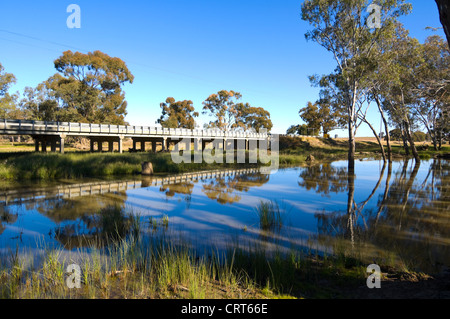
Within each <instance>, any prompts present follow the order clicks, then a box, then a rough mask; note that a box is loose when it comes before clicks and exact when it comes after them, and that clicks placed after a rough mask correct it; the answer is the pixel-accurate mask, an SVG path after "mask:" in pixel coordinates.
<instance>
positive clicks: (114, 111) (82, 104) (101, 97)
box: [45, 51, 134, 124]
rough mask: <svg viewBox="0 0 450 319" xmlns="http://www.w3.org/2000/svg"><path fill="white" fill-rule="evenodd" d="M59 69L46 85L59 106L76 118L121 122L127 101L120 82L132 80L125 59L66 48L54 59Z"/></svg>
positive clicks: (96, 121)
mask: <svg viewBox="0 0 450 319" xmlns="http://www.w3.org/2000/svg"><path fill="white" fill-rule="evenodd" d="M54 65H55V69H56V70H57V71H58V73H56V74H55V75H53V76H52V77H50V78H49V79H48V80H47V81H46V82H45V85H46V86H47V88H48V89H50V90H52V91H53V92H52V93H53V97H54V98H55V99H56V100H57V101H58V103H59V106H60V107H61V108H65V109H67V110H69V112H72V111H75V112H73V113H76V114H78V118H79V121H82V122H89V123H107V124H124V123H125V116H126V114H127V111H126V108H127V101H126V100H125V94H124V92H123V90H122V86H123V85H124V84H126V83H133V80H134V76H133V75H132V74H131V72H130V70H129V69H128V68H127V66H126V63H125V62H124V61H122V60H121V59H119V58H117V57H110V56H109V55H107V54H105V53H103V52H101V51H94V52H89V53H87V54H84V53H80V52H72V51H65V52H64V53H63V55H62V56H60V57H59V58H58V59H56V60H55V61H54Z"/></svg>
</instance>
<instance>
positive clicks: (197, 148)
mask: <svg viewBox="0 0 450 319" xmlns="http://www.w3.org/2000/svg"><path fill="white" fill-rule="evenodd" d="M201 145H202V139H201V138H194V151H196V152H199V151H202V149H201Z"/></svg>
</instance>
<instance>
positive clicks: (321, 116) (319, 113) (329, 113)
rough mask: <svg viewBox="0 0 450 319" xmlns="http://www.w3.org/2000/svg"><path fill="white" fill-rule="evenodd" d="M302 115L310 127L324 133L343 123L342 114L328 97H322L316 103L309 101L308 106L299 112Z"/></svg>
mask: <svg viewBox="0 0 450 319" xmlns="http://www.w3.org/2000/svg"><path fill="white" fill-rule="evenodd" d="M299 114H300V117H301V118H302V119H303V120H304V121H305V122H306V124H307V126H308V128H310V129H314V131H315V132H317V133H318V132H319V131H320V129H322V132H323V134H328V133H329V132H330V131H332V130H333V129H334V128H336V127H337V126H341V125H343V124H342V119H343V117H342V115H341V114H340V113H339V112H337V111H336V110H334V109H333V108H332V107H331V104H330V103H329V102H328V101H327V100H326V99H321V100H319V101H317V102H316V103H312V102H308V104H307V106H306V107H304V108H302V109H301V110H300V112H299Z"/></svg>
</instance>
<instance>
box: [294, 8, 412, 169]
mask: <svg viewBox="0 0 450 319" xmlns="http://www.w3.org/2000/svg"><path fill="white" fill-rule="evenodd" d="M369 4H371V2H369V1H367V0H346V1H344V0H306V1H305V2H304V3H303V4H302V19H303V20H305V21H307V22H309V23H310V24H311V25H312V26H313V29H312V30H310V31H308V32H307V33H306V39H308V40H312V41H314V42H317V43H318V44H320V45H321V46H322V47H324V48H325V49H326V50H327V51H329V52H331V53H332V55H333V57H334V59H335V62H336V64H337V67H336V69H335V72H334V73H333V74H332V75H331V77H328V78H327V79H320V80H319V79H318V78H317V77H316V80H317V81H316V82H315V83H316V84H317V85H320V86H321V87H329V86H332V87H333V88H334V89H335V93H334V94H333V95H332V97H334V98H335V99H338V100H339V102H340V103H341V104H342V105H343V109H344V110H345V114H346V120H347V121H346V122H347V129H348V134H349V151H348V160H349V162H350V165H352V166H353V165H354V159H355V134H356V132H355V130H356V129H357V122H358V117H357V113H358V108H360V107H361V105H362V102H361V99H362V98H364V95H365V93H366V90H367V81H368V80H369V79H370V76H371V74H372V73H373V69H374V67H375V64H374V63H373V60H374V58H375V56H374V55H375V53H376V52H375V43H376V42H377V41H381V40H382V39H383V37H384V36H385V26H386V25H390V23H392V22H393V21H395V20H396V18H397V17H398V16H400V15H402V14H405V13H407V12H408V11H409V10H410V6H409V5H405V4H404V1H403V0H398V1H395V0H394V1H391V0H390V1H378V2H377V4H379V10H380V12H379V13H380V18H382V21H380V25H379V28H376V29H375V30H372V29H371V25H370V23H367V21H368V20H369V19H371V18H372V13H373V12H372V11H371V10H368V8H369ZM369 9H370V8H369ZM331 80H332V81H331Z"/></svg>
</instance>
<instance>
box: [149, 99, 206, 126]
mask: <svg viewBox="0 0 450 319" xmlns="http://www.w3.org/2000/svg"><path fill="white" fill-rule="evenodd" d="M160 106H161V111H162V114H161V117H160V118H159V119H158V123H159V124H161V126H162V127H166V128H186V129H190V130H192V129H194V128H195V117H198V116H199V114H198V112H195V109H194V106H193V102H192V101H190V100H189V101H188V100H184V101H175V99H174V98H173V97H168V98H167V99H166V102H164V103H161V104H160Z"/></svg>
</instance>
